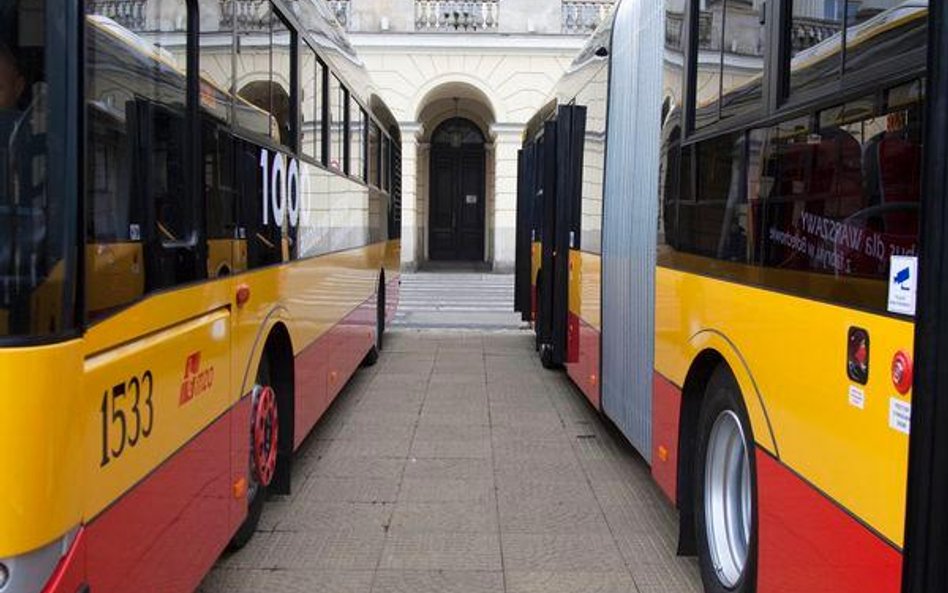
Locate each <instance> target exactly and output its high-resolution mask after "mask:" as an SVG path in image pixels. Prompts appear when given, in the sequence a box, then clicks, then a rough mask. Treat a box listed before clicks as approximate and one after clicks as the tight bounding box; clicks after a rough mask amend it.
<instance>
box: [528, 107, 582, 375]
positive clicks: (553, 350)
mask: <svg viewBox="0 0 948 593" xmlns="http://www.w3.org/2000/svg"><path fill="white" fill-rule="evenodd" d="M585 113H586V112H585V108H580V107H576V106H573V105H566V106H561V107H559V109H558V110H557V113H556V117H555V118H554V120H553V121H550V122H547V123H546V130H545V132H544V135H545V136H546V147H545V151H544V154H543V158H544V160H545V163H544V179H543V191H544V195H543V202H542V209H543V233H542V249H543V255H542V264H541V274H540V276H541V277H540V281H539V283H538V290H539V298H538V301H539V305H540V313H539V316H538V322H537V336H538V339H539V344H540V358H541V360H542V362H543V364H544V366H547V367H557V366H560V365H562V364H564V363H566V362H574V361H575V360H578V336H579V327H578V320H577V326H576V327H575V328H574V332H573V333H574V334H575V336H576V341H575V345H574V348H573V349H572V350H573V352H572V354H573V357H572V358H571V357H570V352H569V350H570V349H569V348H568V342H569V334H570V331H569V292H570V291H569V287H570V284H569V282H570V280H569V278H570V265H569V260H570V250H571V249H573V248H575V249H578V248H579V214H580V202H581V197H582V192H581V182H582V178H581V177H582V175H581V171H582V140H583V135H584V134H585V126H586V124H585Z"/></svg>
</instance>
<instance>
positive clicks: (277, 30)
mask: <svg viewBox="0 0 948 593" xmlns="http://www.w3.org/2000/svg"><path fill="white" fill-rule="evenodd" d="M275 17H276V18H274V19H273V20H272V21H271V22H272V23H273V24H272V28H271V30H270V40H271V41H270V52H271V53H270V59H271V62H270V64H271V68H270V110H269V111H270V113H271V114H272V115H273V117H274V118H275V119H276V126H274V129H273V134H272V138H273V139H274V140H276V141H277V142H279V143H280V144H282V145H283V146H285V147H287V148H290V149H294V148H296V146H295V144H296V141H295V140H294V138H293V130H292V126H291V125H290V111H291V108H290V104H291V97H290V80H291V73H290V70H291V68H290V64H291V62H292V59H293V54H294V52H293V49H292V48H293V35H292V34H291V33H290V30H289V28H288V27H287V26H286V23H284V22H283V19H282V18H280V17H279V16H276V15H275Z"/></svg>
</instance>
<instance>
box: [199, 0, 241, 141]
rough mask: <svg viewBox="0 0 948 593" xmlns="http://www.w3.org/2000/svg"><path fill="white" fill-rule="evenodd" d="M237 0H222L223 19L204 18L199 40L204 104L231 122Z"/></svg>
mask: <svg viewBox="0 0 948 593" xmlns="http://www.w3.org/2000/svg"><path fill="white" fill-rule="evenodd" d="M233 9H234V0H224V1H223V2H221V10H222V14H223V15H224V16H223V18H220V19H204V22H202V23H201V31H200V37H199V39H198V42H199V44H200V48H199V53H198V56H199V63H200V72H201V107H202V108H203V109H204V110H205V111H206V112H207V113H210V114H213V115H214V116H215V117H217V118H218V119H220V120H221V121H224V122H227V123H230V121H231V119H232V115H231V97H232V96H233V89H232V88H231V87H232V86H233V84H232V81H233V78H234V60H233V57H234V19H233V16H232V11H233Z"/></svg>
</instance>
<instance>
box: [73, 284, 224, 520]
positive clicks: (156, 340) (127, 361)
mask: <svg viewBox="0 0 948 593" xmlns="http://www.w3.org/2000/svg"><path fill="white" fill-rule="evenodd" d="M182 296H183V295H181V294H176V293H172V294H167V295H161V296H159V297H157V299H156V300H166V301H167V300H171V301H179V299H180V298H181V297H182ZM175 307H176V308H178V310H179V311H182V312H185V311H187V309H188V308H187V307H186V306H185V304H184V302H179V303H177V305H175ZM144 308H147V307H144ZM119 319H120V318H115V320H116V321H118V320H119ZM104 325H107V326H108V328H107V329H106V328H103V330H102V331H103V332H108V333H114V334H115V339H114V343H118V344H123V340H122V338H123V337H124V336H125V335H126V334H125V333H124V331H121V330H120V328H119V326H120V325H121V324H119V323H114V324H113V323H106V324H104ZM116 330H118V331H116ZM230 338H231V326H230V313H229V311H228V309H226V308H222V309H216V310H213V311H211V312H210V313H207V314H205V315H201V316H199V317H197V318H193V319H186V320H183V321H181V322H179V323H176V324H173V325H171V326H169V327H167V328H163V329H160V330H158V331H157V332H155V333H150V334H145V336H144V337H142V338H140V339H137V340H134V341H131V342H126V343H124V344H123V345H121V346H118V347H117V348H114V349H110V350H106V351H104V352H101V353H99V354H96V355H94V356H92V357H89V358H87V359H86V361H85V373H84V377H83V384H84V386H85V388H84V389H83V391H84V393H85V395H84V397H83V403H84V406H83V408H84V409H83V410H82V412H81V413H80V416H79V417H81V418H86V422H85V423H84V426H82V428H81V429H80V430H81V431H82V434H84V435H85V447H84V448H85V455H84V456H83V457H84V459H85V463H84V466H85V471H84V472H83V474H84V482H85V483H87V484H95V487H94V488H91V489H90V490H89V491H88V495H87V497H86V500H85V504H84V512H83V515H84V517H86V518H89V517H94V516H96V515H98V514H99V513H100V512H101V511H102V510H103V509H104V508H105V507H106V506H108V505H109V504H111V503H112V502H113V501H114V500H116V499H117V498H118V497H119V496H121V495H122V493H124V492H125V491H126V490H128V489H130V488H132V487H133V486H134V485H135V484H136V483H138V482H139V481H140V480H141V479H142V478H143V477H145V475H147V474H148V473H149V472H150V471H151V469H152V468H154V467H156V466H158V465H159V464H161V463H162V461H164V460H165V459H167V458H168V457H169V456H170V455H171V454H173V453H174V452H175V451H177V450H179V449H180V448H181V447H182V446H183V445H184V444H185V443H187V442H188V441H190V440H191V439H192V438H193V437H194V435H196V434H198V433H199V432H201V431H202V430H204V429H205V427H207V426H208V425H209V424H211V423H213V422H214V421H215V419H216V418H218V417H220V416H221V415H222V414H223V413H224V412H225V411H227V410H228V409H230V408H231V406H232V405H233V403H234V397H233V395H232V392H233V390H232V387H231V375H230V369H231V365H230V363H231V361H230V357H229V350H230V346H231V344H230ZM226 462H227V459H226V456H225V457H224V458H223V459H218V460H216V463H214V464H213V465H214V466H217V467H220V466H221V465H222V464H225V463H226Z"/></svg>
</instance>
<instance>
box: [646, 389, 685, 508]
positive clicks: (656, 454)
mask: <svg viewBox="0 0 948 593" xmlns="http://www.w3.org/2000/svg"><path fill="white" fill-rule="evenodd" d="M680 426H681V389H680V388H679V387H678V386H677V385H675V384H674V383H672V382H671V381H669V380H668V379H667V378H665V377H663V376H662V375H661V373H658V372H655V373H654V374H653V378H652V444H653V446H654V447H655V450H654V451H652V477H653V478H655V482H656V483H657V484H658V485H659V487H660V488H661V489H662V492H664V493H665V496H667V497H668V500H669V501H670V502H671V503H672V504H677V502H678V459H679V447H678V440H679V435H680Z"/></svg>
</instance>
